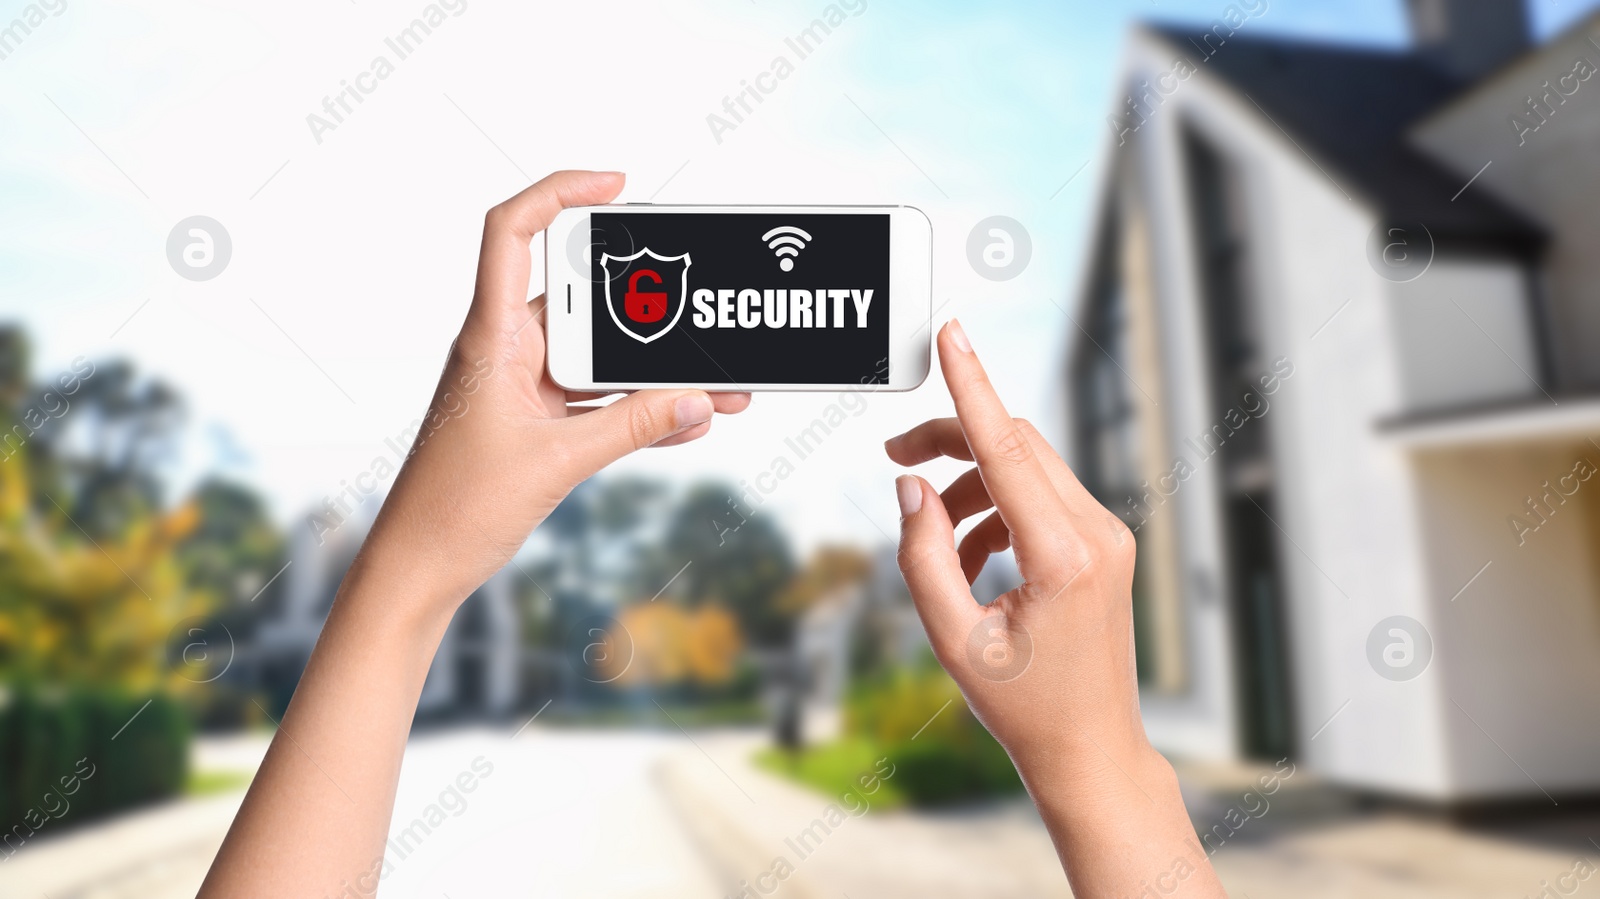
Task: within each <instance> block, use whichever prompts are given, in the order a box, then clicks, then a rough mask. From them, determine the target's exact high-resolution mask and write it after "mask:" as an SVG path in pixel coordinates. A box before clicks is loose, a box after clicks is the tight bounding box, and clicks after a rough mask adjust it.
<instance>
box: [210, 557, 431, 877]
mask: <svg viewBox="0 0 1600 899" xmlns="http://www.w3.org/2000/svg"><path fill="white" fill-rule="evenodd" d="M414 571H415V569H414V568H409V567H407V566H403V565H402V566H396V565H392V564H389V565H383V564H378V563H377V562H376V561H375V560H374V559H372V558H371V557H370V556H369V554H368V553H366V552H363V558H362V559H359V560H358V561H357V563H356V564H355V565H354V566H352V568H351V570H350V572H349V573H348V574H347V575H346V577H345V580H344V583H343V584H342V585H341V586H340V589H339V594H338V598H337V599H336V600H335V601H334V605H333V609H332V611H331V612H330V614H329V616H328V621H327V624H326V625H325V626H324V628H323V631H322V636H321V638H320V639H319V640H318V641H317V646H316V649H315V650H313V652H312V654H311V660H310V662H309V663H308V664H307V666H306V670H305V673H304V675H302V677H301V679H300V684H299V687H298V688H297V689H296V690H295V695H294V699H293V701H292V702H291V703H290V705H289V709H288V711H287V712H286V713H285V714H284V717H283V719H282V721H281V725H280V727H279V729H278V732H277V735H276V736H275V737H274V738H273V741H272V745H271V747H270V748H269V749H268V751H267V756H266V759H265V761H264V762H263V763H262V766H261V769H260V771H259V772H258V773H257V775H256V778H255V781H254V783H252V785H251V787H250V791H249V793H248V794H247V795H246V796H245V800H244V805H243V807H242V808H241V809H240V811H239V815H238V817H237V818H235V820H234V823H233V827H232V828H231V829H230V830H229V831H228V836H227V839H226V840H225V841H224V843H223V846H222V849H221V851H220V852H219V853H218V855H217V860H216V862H215V863H214V864H213V866H212V869H211V872H210V874H209V875H208V876H207V878H206V882H205V884H204V886H203V887H202V888H201V891H200V895H201V896H203V897H209V896H227V897H230V899H231V897H239V896H263V897H266V896H271V897H277V896H323V895H334V896H336V895H340V894H341V893H342V892H343V891H344V890H345V889H346V886H347V885H349V886H352V887H354V888H355V892H354V893H353V895H371V894H373V893H375V892H376V890H377V871H378V870H379V868H380V867H381V860H382V857H383V850H384V843H385V841H386V838H387V833H388V828H389V820H390V816H391V813H392V812H393V808H394V795H395V788H396V784H397V782H398V780H399V775H400V762H401V756H402V754H403V753H404V750H405V745H406V738H407V735H408V734H409V732H410V729H411V722H412V718H413V715H414V713H415V711H416V705H417V699H418V697H419V695H420V694H421V691H422V684H423V681H424V679H425V678H426V677H427V673H428V666H429V664H430V663H431V662H432V660H433V656H434V653H435V651H436V650H437V649H438V646H439V641H440V640H441V639H442V637H443V635H444V631H445V628H446V627H447V626H448V624H449V614H448V611H446V610H453V609H454V608H455V605H454V603H448V602H445V603H441V602H439V601H438V599H439V598H438V597H434V596H429V595H426V594H427V591H428V587H427V586H426V585H425V584H424V583H422V582H421V581H419V580H417V579H416V578H415V577H414V576H412V575H411V574H410V573H412V572H414Z"/></svg>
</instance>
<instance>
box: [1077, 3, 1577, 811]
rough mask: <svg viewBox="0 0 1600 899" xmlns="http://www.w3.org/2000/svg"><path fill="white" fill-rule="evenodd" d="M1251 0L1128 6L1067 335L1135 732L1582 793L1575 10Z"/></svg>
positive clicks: (1411, 783)
mask: <svg viewBox="0 0 1600 899" xmlns="http://www.w3.org/2000/svg"><path fill="white" fill-rule="evenodd" d="M1249 6H1250V7H1251V10H1253V11H1251V10H1242V9H1240V8H1239V5H1235V6H1230V7H1229V10H1230V11H1231V12H1230V14H1228V15H1225V16H1224V17H1223V18H1222V19H1219V20H1218V22H1217V23H1216V25H1215V26H1214V27H1213V28H1212V29H1210V30H1198V29H1197V30H1194V31H1193V32H1192V33H1191V32H1190V31H1186V30H1182V29H1175V28H1168V27H1157V26H1146V27H1141V28H1137V29H1136V30H1135V31H1134V32H1133V33H1132V35H1131V37H1130V40H1129V43H1128V47H1127V51H1126V54H1125V60H1124V63H1123V67H1122V71H1121V75H1120V77H1119V80H1118V84H1119V85H1120V90H1119V98H1118V101H1117V102H1116V103H1115V108H1114V109H1113V111H1112V114H1111V116H1110V118H1109V125H1110V128H1109V131H1110V135H1109V139H1110V141H1111V144H1112V147H1113V149H1114V151H1115V152H1114V159H1115V162H1114V164H1113V165H1112V166H1109V167H1108V176H1107V178H1106V179H1105V181H1104V183H1103V185H1102V196H1101V199H1100V201H1099V211H1098V221H1097V224H1096V227H1095V228H1094V232H1095V237H1094V241H1093V246H1092V248H1091V256H1090V264H1089V265H1088V266H1086V268H1085V280H1084V282H1083V283H1082V285H1081V286H1080V288H1079V296H1078V310H1079V312H1078V316H1077V320H1078V321H1079V322H1080V323H1081V325H1082V328H1081V330H1078V329H1075V330H1074V336H1075V338H1076V339H1075V340H1074V341H1072V347H1071V350H1070V352H1069V362H1068V378H1069V381H1070V386H1071V400H1070V402H1071V406H1072V422H1073V424H1072V429H1073V438H1074V440H1073V444H1074V454H1075V462H1076V464H1077V465H1078V466H1079V469H1080V471H1081V473H1082V474H1083V476H1084V478H1085V481H1086V483H1088V484H1090V485H1091V489H1093V491H1094V492H1095V493H1096V495H1097V496H1098V497H1099V498H1100V499H1101V500H1102V501H1103V502H1104V503H1105V504H1106V505H1107V506H1108V507H1109V508H1111V509H1113V510H1114V511H1116V512H1117V513H1118V514H1120V515H1121V516H1122V517H1123V518H1124V519H1125V520H1126V521H1127V522H1128V523H1129V525H1130V526H1131V527H1134V528H1135V529H1136V532H1137V535H1138V539H1139V549H1140V552H1139V570H1138V574H1137V583H1136V586H1135V597H1134V601H1135V616H1136V627H1137V632H1138V633H1137V643H1138V650H1139V668H1140V671H1139V674H1140V679H1141V683H1142V685H1143V687H1142V689H1143V697H1142V702H1143V709H1144V715H1145V719H1146V724H1147V727H1148V729H1149V732H1150V735H1151V737H1152V739H1153V740H1154V741H1155V742H1156V744H1157V745H1158V747H1159V748H1161V749H1163V750H1166V751H1169V752H1174V753H1178V754H1182V755H1188V756H1191V757H1197V758H1203V759H1231V758H1278V757H1281V756H1286V755H1289V756H1294V757H1296V758H1298V759H1302V760H1303V761H1304V763H1305V764H1306V765H1307V767H1308V768H1309V769H1311V770H1314V771H1317V772H1319V773H1321V774H1322V775H1324V776H1326V777H1328V778H1330V779H1333V780H1335V781H1338V782H1343V783H1347V784H1350V785H1353V786H1357V787H1361V788H1367V789H1375V790H1379V791H1383V792H1389V793H1397V794H1406V795H1412V796H1418V797H1423V798H1428V799H1434V800H1443V801H1451V802H1455V801H1471V800H1482V799H1498V798H1514V797H1523V796H1533V797H1539V796H1540V794H1541V793H1560V792H1564V791H1586V790H1593V789H1596V788H1600V697H1597V695H1596V694H1595V691H1594V690H1593V689H1592V685H1593V684H1594V683H1596V682H1600V571H1597V569H1596V565H1595V561H1594V560H1595V558H1596V554H1595V553H1594V544H1595V535H1596V533H1597V532H1596V530H1595V528H1596V526H1597V525H1600V481H1590V475H1592V474H1593V473H1594V471H1595V470H1596V469H1597V467H1600V444H1597V443H1596V442H1595V441H1594V440H1592V439H1590V438H1591V437H1592V436H1593V435H1596V434H1600V400H1596V399H1593V398H1591V396H1592V394H1593V393H1594V391H1595V389H1596V388H1597V387H1600V230H1597V229H1596V226H1595V222H1596V221H1597V220H1600V219H1597V218H1596V216H1595V214H1594V210H1595V209H1596V208H1597V206H1600V168H1597V167H1596V166H1595V165H1594V159H1595V157H1594V153H1593V147H1594V142H1595V140H1596V138H1597V136H1600V81H1591V76H1592V75H1593V74H1594V73H1595V72H1597V71H1600V17H1590V18H1588V19H1586V20H1583V21H1580V22H1579V23H1578V24H1577V25H1576V26H1574V27H1573V28H1571V29H1570V30H1569V31H1567V32H1566V33H1564V34H1562V35H1560V36H1558V37H1556V38H1554V39H1553V40H1551V41H1549V42H1548V43H1547V44H1545V45H1544V46H1540V47H1533V46H1531V45H1530V38H1529V32H1528V28H1527V24H1526V11H1525V10H1524V9H1523V8H1522V5H1521V4H1520V3H1519V2H1514V0H1474V2H1470V3H1469V2H1449V0H1412V2H1411V3H1410V4H1409V12H1410V16H1411V21H1412V26H1413V31H1414V34H1415V44H1414V47H1413V48H1412V49H1411V50H1409V51H1400V52H1396V51H1383V50H1374V49H1367V48H1360V47H1348V46H1330V45H1323V44H1312V43H1303V42H1298V41H1290V40H1280V39H1273V38H1268V37H1264V36H1262V35H1259V34H1253V33H1252V31H1251V29H1252V27H1253V23H1254V17H1255V15H1257V14H1258V13H1259V12H1260V11H1264V9H1265V6H1266V4H1264V3H1256V4H1249ZM1123 95H1125V96H1123ZM1394 616H1402V617H1401V618H1398V619H1397V618H1395V617H1394Z"/></svg>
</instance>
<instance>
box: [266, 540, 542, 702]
mask: <svg viewBox="0 0 1600 899" xmlns="http://www.w3.org/2000/svg"><path fill="white" fill-rule="evenodd" d="M370 526H371V522H370V521H364V520H350V521H347V522H345V523H344V526H342V527H339V528H338V529H337V530H334V531H333V532H331V533H325V534H324V535H323V541H322V542H319V541H318V540H317V538H316V537H315V536H313V535H312V532H311V530H310V529H308V528H297V529H295V531H294V536H293V537H292V538H291V545H290V550H289V557H290V558H291V559H292V560H293V561H292V563H291V566H290V567H289V569H288V570H287V571H286V572H284V574H283V577H284V578H285V579H287V580H288V587H287V589H286V590H284V591H283V594H282V596H281V597H280V598H279V602H278V603H277V604H276V605H275V606H274V607H272V608H270V609H268V610H266V614H265V616H264V618H263V620H262V621H261V622H260V624H259V625H258V626H257V629H256V631H255V639H254V641H253V644H252V645H251V646H248V647H245V652H244V653H242V654H241V657H245V658H249V659H250V660H251V663H252V669H253V670H252V671H251V672H250V677H251V679H252V680H253V681H254V686H256V687H258V688H260V689H263V690H266V691H267V692H268V693H269V694H270V695H271V696H272V697H273V698H274V699H275V700H277V701H278V704H279V707H280V708H282V707H284V706H285V705H287V703H288V700H289V697H290V696H291V695H293V692H294V687H295V684H297V683H298V682H299V680H300V674H301V672H302V671H304V670H305V666H306V662H307V660H309V659H310V658H311V650H312V648H313V647H314V646H316V642H317V637H318V635H319V634H321V633H322V624H323V622H324V621H325V620H326V619H327V617H328V610H329V609H330V608H332V606H333V598H334V595H335V593H336V592H337V591H338V589H339V582H340V581H341V580H343V579H344V574H345V571H346V569H348V568H349V567H350V563H351V562H352V561H354V560H355V557H356V552H357V551H358V550H359V549H360V548H361V542H362V541H363V540H365V539H366V536H367V530H368V528H369V527H370ZM514 577H515V569H514V568H512V567H511V566H507V567H506V568H505V569H503V570H501V571H500V572H498V573H497V574H495V575H494V577H492V578H490V579H489V581H488V582H487V583H485V584H484V585H483V586H482V587H480V588H478V590H476V591H475V592H474V593H473V594H472V596H470V597H468V598H467V601H466V602H465V603H463V604H462V606H461V610H460V611H458V612H457V613H456V616H455V618H454V619H453V620H452V621H451V622H450V627H449V629H448V630H446V631H445V635H444V640H443V641H442V642H441V643H440V645H439V652H438V655H436V656H435V657H434V660H433V667H431V668H430V669H428V677H427V680H426V681H425V682H424V684H423V687H422V696H421V698H420V700H419V701H418V703H417V714H418V715H419V716H423V717H426V716H430V715H455V714H468V715H471V714H482V715H501V714H505V713H507V712H509V711H511V709H512V708H513V707H514V706H515V704H516V702H517V700H518V698H519V697H518V696H517V691H518V686H519V671H520V669H521V665H522V661H523V660H522V658H521V653H522V646H521V640H520V633H521V619H520V616H519V615H518V613H517V607H516V594H515V591H514V589H513V588H514V582H513V578H514Z"/></svg>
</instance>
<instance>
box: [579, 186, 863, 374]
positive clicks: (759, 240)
mask: <svg viewBox="0 0 1600 899" xmlns="http://www.w3.org/2000/svg"><path fill="white" fill-rule="evenodd" d="M590 227H591V246H590V251H589V252H590V283H591V285H592V294H591V297H590V301H591V302H592V303H593V304H594V312H593V317H592V321H593V323H594V324H593V328H592V329H591V331H592V335H593V336H592V340H593V341H594V345H593V351H594V352H593V359H594V379H595V381H596V382H600V383H673V382H676V383H705V384H727V385H728V386H729V387H733V388H737V387H738V385H740V384H888V383H889V306H890V297H889V215H888V214H887V213H848V214H838V213H834V214H817V213H810V214H795V213H778V214H772V213H695V212H684V213H626V212H597V213H594V214H593V215H592V216H591V217H590Z"/></svg>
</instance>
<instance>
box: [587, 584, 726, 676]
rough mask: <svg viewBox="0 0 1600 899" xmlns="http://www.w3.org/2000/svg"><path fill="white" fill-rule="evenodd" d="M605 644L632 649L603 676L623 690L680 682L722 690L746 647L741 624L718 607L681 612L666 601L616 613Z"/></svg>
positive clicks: (603, 672)
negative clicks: (629, 654)
mask: <svg viewBox="0 0 1600 899" xmlns="http://www.w3.org/2000/svg"><path fill="white" fill-rule="evenodd" d="M612 628H613V629H614V630H618V631H622V632H623V633H618V634H613V635H612V637H611V639H610V641H609V643H610V644H611V645H614V646H626V645H631V646H632V647H633V652H632V655H631V656H617V657H614V658H612V659H610V660H609V661H608V663H607V664H608V665H609V667H602V670H601V674H602V676H604V677H607V678H615V681H616V683H617V684H618V685H619V686H623V687H638V686H651V687H661V686H670V685H675V684H680V683H693V684H696V685H699V686H721V685H723V684H726V683H728V682H729V681H731V680H732V679H733V675H734V673H735V670H736V666H737V662H738V660H739V653H740V652H741V650H742V649H743V647H744V640H743V638H741V637H740V635H739V623H738V621H737V620H735V619H734V617H733V616H732V615H731V614H729V613H728V611H727V610H726V609H724V608H722V607H721V606H716V605H703V606H700V607H699V608H697V609H685V608H683V607H682V606H680V605H678V604H676V603H674V602H669V601H665V600H661V601H655V602H650V601H646V602H640V603H635V604H633V605H630V606H628V607H627V608H625V609H623V610H622V611H621V612H619V613H618V614H617V618H616V621H615V622H614V623H613V624H612Z"/></svg>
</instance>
